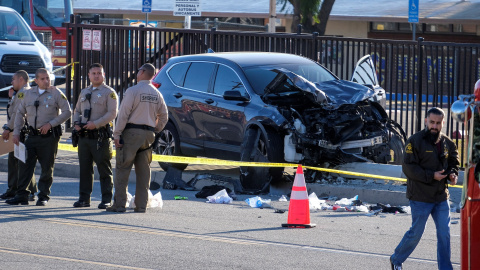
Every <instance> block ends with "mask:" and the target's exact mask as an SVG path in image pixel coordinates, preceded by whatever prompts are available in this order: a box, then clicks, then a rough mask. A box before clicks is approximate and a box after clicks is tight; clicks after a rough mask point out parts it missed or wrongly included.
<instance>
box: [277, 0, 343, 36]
mask: <svg viewBox="0 0 480 270" xmlns="http://www.w3.org/2000/svg"><path fill="white" fill-rule="evenodd" d="M278 2H279V3H280V4H283V7H282V11H283V10H285V8H286V5H287V2H288V3H290V4H291V5H292V6H293V21H292V25H291V31H292V32H297V25H298V24H302V25H303V29H304V31H305V32H310V33H313V32H318V33H319V35H321V36H323V35H324V34H325V29H326V27H327V21H328V17H329V16H330V12H331V11H332V7H333V4H334V3H335V0H323V1H322V0H278Z"/></svg>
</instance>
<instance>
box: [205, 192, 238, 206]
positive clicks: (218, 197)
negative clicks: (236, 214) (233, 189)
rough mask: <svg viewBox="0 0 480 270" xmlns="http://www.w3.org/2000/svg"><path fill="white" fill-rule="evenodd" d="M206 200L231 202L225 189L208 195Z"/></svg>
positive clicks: (209, 201)
mask: <svg viewBox="0 0 480 270" xmlns="http://www.w3.org/2000/svg"><path fill="white" fill-rule="evenodd" d="M207 200H208V201H207V202H208V203H231V202H232V201H233V199H232V198H231V197H230V196H228V193H227V190H225V189H222V190H220V191H219V192H217V193H215V194H214V195H212V196H208V197H207Z"/></svg>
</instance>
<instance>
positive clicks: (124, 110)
mask: <svg viewBox="0 0 480 270" xmlns="http://www.w3.org/2000/svg"><path fill="white" fill-rule="evenodd" d="M167 121H168V111H167V106H166V105H165V101H164V100H163V96H162V94H160V92H159V91H158V90H157V89H156V88H155V86H153V85H152V84H151V82H150V81H149V80H143V81H139V82H138V83H137V85H135V86H132V87H130V88H128V89H127V91H126V92H125V96H124V97H123V100H122V103H121V104H120V109H119V111H118V117H117V123H116V125H115V131H114V132H113V137H114V139H117V140H118V139H120V135H121V134H122V132H123V130H124V129H125V125H126V124H127V123H131V124H136V125H147V126H150V127H154V128H155V132H160V131H162V129H163V128H164V127H165V125H166V124H167Z"/></svg>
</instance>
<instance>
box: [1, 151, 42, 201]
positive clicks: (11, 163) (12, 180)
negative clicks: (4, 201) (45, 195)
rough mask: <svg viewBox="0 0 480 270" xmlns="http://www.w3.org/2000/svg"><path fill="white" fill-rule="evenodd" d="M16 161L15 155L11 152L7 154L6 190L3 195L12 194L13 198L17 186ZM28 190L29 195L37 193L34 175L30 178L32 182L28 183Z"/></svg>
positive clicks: (17, 172)
mask: <svg viewBox="0 0 480 270" xmlns="http://www.w3.org/2000/svg"><path fill="white" fill-rule="evenodd" d="M19 162H20V161H18V159H17V158H15V155H14V153H13V152H10V153H8V189H7V191H6V192H5V193H8V194H12V195H14V196H15V193H16V192H17V185H18V175H19V171H18V163H19ZM28 190H29V191H30V193H32V194H35V193H37V191H38V190H37V182H36V181H35V175H33V176H32V181H31V182H30V185H29V186H28Z"/></svg>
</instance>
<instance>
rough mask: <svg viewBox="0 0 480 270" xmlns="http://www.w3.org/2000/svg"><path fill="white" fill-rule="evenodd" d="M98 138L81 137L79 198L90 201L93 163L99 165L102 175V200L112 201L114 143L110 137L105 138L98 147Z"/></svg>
mask: <svg viewBox="0 0 480 270" xmlns="http://www.w3.org/2000/svg"><path fill="white" fill-rule="evenodd" d="M97 141H98V139H89V138H87V137H80V139H79V141H78V161H79V163H80V197H79V200H82V201H85V202H90V196H91V195H92V191H93V176H94V171H93V163H94V162H95V164H96V165H97V170H98V174H99V175H100V191H101V193H102V202H105V203H110V202H111V201H112V197H113V173H112V164H111V162H110V160H111V159H112V144H111V140H110V139H105V140H103V143H102V146H101V147H100V148H99V149H97Z"/></svg>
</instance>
